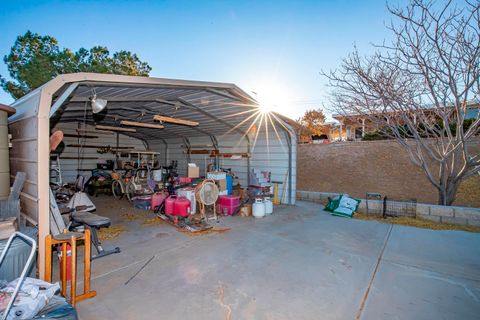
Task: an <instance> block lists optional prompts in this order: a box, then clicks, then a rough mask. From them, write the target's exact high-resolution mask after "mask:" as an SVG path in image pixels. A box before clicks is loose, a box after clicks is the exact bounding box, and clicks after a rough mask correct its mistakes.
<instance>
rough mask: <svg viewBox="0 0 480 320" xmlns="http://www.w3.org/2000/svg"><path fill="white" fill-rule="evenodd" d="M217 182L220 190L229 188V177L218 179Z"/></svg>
mask: <svg viewBox="0 0 480 320" xmlns="http://www.w3.org/2000/svg"><path fill="white" fill-rule="evenodd" d="M216 183H217V186H218V190H219V191H220V192H222V191H226V190H227V179H220V180H216Z"/></svg>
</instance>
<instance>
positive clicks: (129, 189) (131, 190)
mask: <svg viewBox="0 0 480 320" xmlns="http://www.w3.org/2000/svg"><path fill="white" fill-rule="evenodd" d="M125 189H126V190H125V194H126V195H127V199H128V201H130V202H132V199H133V197H135V191H136V190H135V185H134V184H133V182H129V183H127V186H126V187H125Z"/></svg>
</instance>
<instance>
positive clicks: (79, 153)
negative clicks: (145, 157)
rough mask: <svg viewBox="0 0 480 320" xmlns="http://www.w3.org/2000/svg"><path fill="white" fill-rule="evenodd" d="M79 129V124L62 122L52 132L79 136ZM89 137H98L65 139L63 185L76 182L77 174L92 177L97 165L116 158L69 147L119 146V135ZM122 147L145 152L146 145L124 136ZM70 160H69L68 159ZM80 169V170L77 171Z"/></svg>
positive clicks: (89, 150) (91, 149)
mask: <svg viewBox="0 0 480 320" xmlns="http://www.w3.org/2000/svg"><path fill="white" fill-rule="evenodd" d="M77 128H78V123H77V122H60V123H58V124H57V125H56V126H55V127H54V129H52V132H53V131H55V130H62V131H63V133H64V134H67V135H77V131H76V129H77ZM87 128H88V129H90V130H93V129H94V127H92V126H87ZM87 135H89V136H96V137H98V138H95V139H84V138H80V139H78V138H74V137H65V138H64V139H63V142H64V144H65V148H64V149H63V150H62V152H61V154H60V167H61V170H62V179H63V183H68V182H74V181H75V179H76V178H77V173H80V174H81V175H83V176H85V177H88V176H90V170H91V169H94V168H96V167H97V163H105V161H106V160H114V159H115V156H114V154H112V153H104V154H100V153H98V152H97V149H95V148H78V147H71V146H70V147H69V145H78V144H80V145H83V144H85V145H95V146H96V145H98V146H105V147H106V146H111V147H115V146H116V145H117V134H112V135H104V134H95V133H87ZM119 146H120V147H132V148H135V149H136V150H145V149H146V148H145V144H144V142H143V141H141V140H139V139H135V138H132V137H129V136H126V135H123V134H120V135H119ZM79 157H80V158H96V159H80V160H78V159H70V158H79ZM66 158H68V159H66ZM77 169H80V170H77Z"/></svg>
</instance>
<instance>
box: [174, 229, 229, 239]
mask: <svg viewBox="0 0 480 320" xmlns="http://www.w3.org/2000/svg"><path fill="white" fill-rule="evenodd" d="M229 230H230V228H212V229H208V230H203V231H196V232H191V231H188V230H185V229H180V228H177V231H178V232H181V233H183V234H185V235H187V236H191V237H195V236H203V235H205V234H209V233H224V232H227V231H229Z"/></svg>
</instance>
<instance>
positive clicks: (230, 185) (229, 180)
mask: <svg viewBox="0 0 480 320" xmlns="http://www.w3.org/2000/svg"><path fill="white" fill-rule="evenodd" d="M227 193H228V194H232V193H233V177H232V176H229V175H227Z"/></svg>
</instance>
